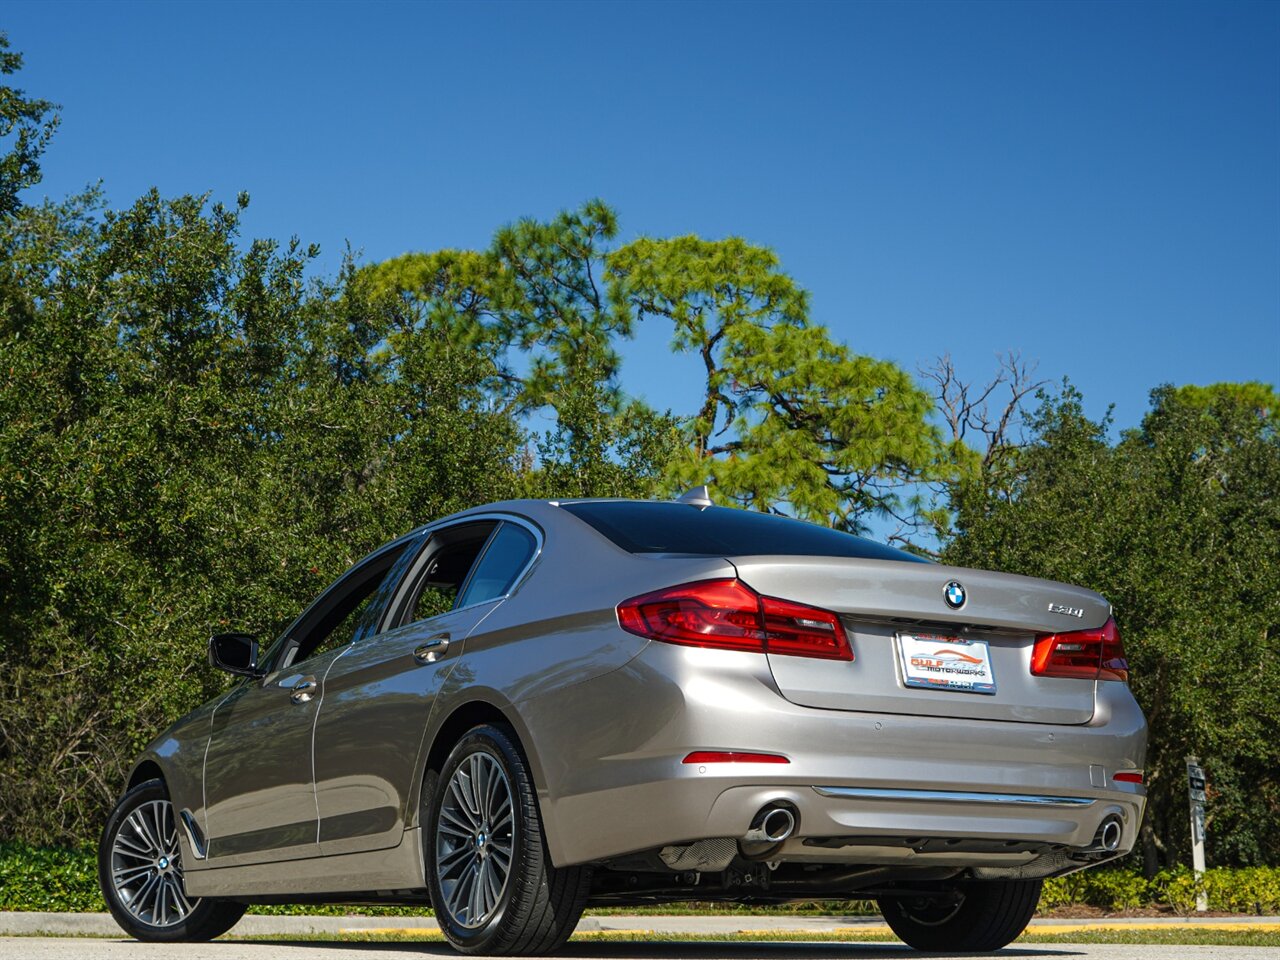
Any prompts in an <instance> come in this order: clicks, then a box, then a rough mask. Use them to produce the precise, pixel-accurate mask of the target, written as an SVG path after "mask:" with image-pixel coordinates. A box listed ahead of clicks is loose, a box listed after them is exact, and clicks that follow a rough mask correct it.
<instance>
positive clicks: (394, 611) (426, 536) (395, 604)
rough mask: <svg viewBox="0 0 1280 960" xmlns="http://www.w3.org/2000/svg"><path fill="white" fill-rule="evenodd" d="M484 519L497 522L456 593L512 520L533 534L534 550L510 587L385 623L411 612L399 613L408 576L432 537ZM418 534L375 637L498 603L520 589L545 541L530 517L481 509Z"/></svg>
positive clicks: (410, 586)
mask: <svg viewBox="0 0 1280 960" xmlns="http://www.w3.org/2000/svg"><path fill="white" fill-rule="evenodd" d="M485 520H489V521H497V522H496V523H494V525H493V529H492V530H490V531H489V535H488V536H487V537H486V538H485V542H484V545H483V546H482V547H481V548H480V552H479V553H477V554H476V558H475V560H474V561H472V563H471V569H470V570H468V571H467V576H466V579H464V580H463V581H462V583H460V584H459V585H458V596H459V597H461V596H463V595H464V594H465V592H466V589H467V585H468V584H470V583H471V577H472V576H473V575H474V574H475V570H476V567H477V566H479V565H480V561H481V560H483V559H484V555H485V553H486V552H488V550H489V545H490V544H491V543H493V538H494V535H495V534H497V532H498V529H499V528H500V527H501V526H502V524H504V523H514V524H515V525H516V526H519V527H522V528H524V529H525V530H526V531H528V533H530V534H531V535H532V536H533V542H534V546H533V552H532V553H531V554H530V555H529V559H528V560H527V561H525V565H524V566H523V567H521V568H520V572H519V573H518V574H516V576H515V579H513V580H512V581H511V586H510V587H508V588H507V591H506V593H504V594H502V595H501V596H498V597H489V598H488V599H486V600H479V601H477V602H475V603H469V604H467V605H466V606H465V607H451V608H450V609H448V610H446V611H445V612H444V613H438V614H436V616H434V617H426V618H424V619H422V620H404V621H403V622H401V623H397V624H392V623H388V622H387V620H388V617H391V616H393V615H406V616H407V615H408V614H409V613H410V612H411V611H408V610H405V611H403V614H401V608H402V607H403V606H404V603H405V601H406V600H407V599H408V593H409V591H411V590H412V589H413V586H414V584H413V583H411V582H410V581H411V579H412V578H411V576H410V575H411V574H412V573H413V568H414V567H415V566H416V565H417V561H418V558H419V557H420V556H421V555H422V552H423V551H424V550H426V549H427V548H428V546H429V545H430V543H431V540H432V538H433V537H434V536H435V535H436V534H438V533H439V532H440V531H442V530H448V529H449V528H451V527H459V526H465V525H466V524H469V523H476V522H477V521H485ZM421 533H422V535H423V542H422V543H421V544H419V545H418V546H417V547H415V548H414V550H413V558H414V559H413V561H412V562H410V564H409V565H408V567H407V568H406V569H405V571H404V572H403V573H402V574H401V575H400V583H399V584H398V585H397V587H396V590H395V592H394V593H393V594H392V596H391V599H390V600H389V601H388V602H387V605H386V606H385V607H384V608H383V610H382V612H381V614H380V615H379V617H378V624H377V629H376V630H375V631H373V633H374V635H375V636H376V635H377V634H380V633H385V632H386V631H388V630H396V629H399V628H400V627H407V626H409V625H410V624H415V623H427V622H429V621H431V620H435V619H437V618H439V617H444V616H448V615H449V614H453V613H457V612H458V611H460V610H470V609H471V608H472V607H479V606H483V605H484V604H486V603H497V602H498V601H501V600H506V599H507V598H508V597H510V596H511V595H512V594H513V593H515V592H516V590H517V589H519V587H520V584H521V583H522V582H523V581H524V579H525V578H526V577H527V576H528V575H529V571H530V570H531V569H532V568H533V565H534V564H535V563H536V562H537V561H538V558H539V557H540V556H542V550H543V546H544V544H545V537H544V535H543V532H542V528H541V527H539V526H538V525H537V524H536V523H534V522H533V521H532V520H529V519H527V518H525V517H521V516H518V515H517V514H513V513H498V512H490V511H486V512H482V513H468V514H465V515H463V516H461V517H450V518H449V519H448V520H441V521H437V522H436V523H433V524H430V525H429V526H427V527H423V528H421Z"/></svg>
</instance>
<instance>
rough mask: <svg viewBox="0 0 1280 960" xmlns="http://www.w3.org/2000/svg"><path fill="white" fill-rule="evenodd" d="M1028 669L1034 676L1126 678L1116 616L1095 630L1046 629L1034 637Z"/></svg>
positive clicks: (1092, 678)
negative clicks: (1057, 631) (1029, 668)
mask: <svg viewBox="0 0 1280 960" xmlns="http://www.w3.org/2000/svg"><path fill="white" fill-rule="evenodd" d="M1031 672H1032V674H1034V675H1035V676H1037V677H1075V678H1077V679H1080V680H1128V679H1129V661H1128V660H1127V659H1125V655H1124V645H1123V644H1122V643H1121V642H1120V629H1119V628H1118V627H1117V626H1116V621H1115V618H1114V617H1112V618H1111V619H1109V620H1107V622H1106V623H1105V624H1103V625H1102V626H1101V627H1098V628H1097V629H1095V630H1072V631H1071V632H1070V633H1045V634H1041V635H1040V636H1038V637H1036V645H1035V648H1034V649H1033V650H1032V651H1031Z"/></svg>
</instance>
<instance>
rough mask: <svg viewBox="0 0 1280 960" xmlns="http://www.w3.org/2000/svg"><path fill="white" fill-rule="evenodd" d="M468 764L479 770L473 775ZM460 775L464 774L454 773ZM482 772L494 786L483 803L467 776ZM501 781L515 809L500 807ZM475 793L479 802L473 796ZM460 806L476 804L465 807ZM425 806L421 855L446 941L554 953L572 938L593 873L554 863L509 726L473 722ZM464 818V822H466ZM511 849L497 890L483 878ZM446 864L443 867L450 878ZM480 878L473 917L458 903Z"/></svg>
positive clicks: (505, 952) (480, 949)
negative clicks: (507, 811) (473, 819)
mask: <svg viewBox="0 0 1280 960" xmlns="http://www.w3.org/2000/svg"><path fill="white" fill-rule="evenodd" d="M495 765H496V766H495ZM464 766H465V769H462V772H461V773H460V772H459V771H460V768H464ZM496 770H500V771H501V776H498V775H496V773H495V771H496ZM471 771H478V772H479V774H480V775H479V776H477V777H474V778H473V777H472V776H471ZM455 774H458V776H459V779H458V780H456V781H455ZM484 778H487V779H485V783H486V784H496V786H495V787H494V788H493V789H492V790H491V791H486V794H487V798H486V799H485V800H484V801H483V802H474V801H477V800H478V798H477V796H476V795H475V794H470V795H468V789H469V788H468V787H467V784H470V783H471V782H472V780H473V779H484ZM453 783H456V784H457V785H458V791H457V792H454V791H452V790H451V784H453ZM504 787H505V789H506V790H507V791H508V796H509V798H510V801H509V808H510V816H507V815H505V814H503V813H501V810H502V809H504V808H502V806H501V797H500V796H499V792H500V791H501V790H502V789H503V788H504ZM468 800H470V801H473V802H472V803H466V801H468ZM463 805H466V806H467V807H468V808H470V811H474V812H469V810H461V807H462V806H463ZM446 808H447V809H448V812H447V813H446V812H445V811H446ZM486 810H491V811H492V812H493V823H489V822H488V820H489V817H490V814H489V813H486V812H485V811H486ZM423 812H424V816H423V822H422V828H423V829H422V846H423V860H424V862H425V863H426V868H427V884H428V887H429V889H430V891H431V902H432V904H433V905H434V906H435V912H436V921H437V922H438V923H439V924H440V929H441V930H442V931H443V932H444V935H445V939H447V940H448V941H449V943H450V944H452V945H453V947H454V948H455V949H457V950H459V951H461V952H462V953H481V954H489V955H492V956H529V955H537V954H545V953H550V952H551V951H553V950H555V949H556V948H557V947H559V946H561V945H562V944H563V943H564V942H565V941H566V940H568V939H569V935H570V934H572V933H573V930H574V928H575V927H576V926H577V924H578V919H579V917H581V916H582V908H583V906H584V905H585V904H586V900H587V894H588V893H589V891H590V888H591V871H590V869H589V868H587V867H565V868H557V867H555V866H554V865H553V864H552V863H551V857H550V855H549V854H548V853H547V846H546V843H545V842H544V840H543V832H542V820H541V818H540V816H539V814H538V798H537V793H536V791H535V789H534V784H533V777H532V776H531V775H530V773H529V765H528V763H526V761H525V759H524V754H523V753H522V752H521V750H520V746H519V744H518V743H517V741H516V737H515V733H514V732H513V731H512V730H511V729H510V728H509V727H507V726H505V725H499V724H485V725H484V726H479V727H474V728H472V729H471V730H469V731H468V732H467V733H466V734H465V735H464V736H463V737H462V739H461V740H459V741H458V743H457V744H456V745H455V746H454V748H453V750H452V751H451V752H450V753H449V757H448V759H447V760H445V763H444V766H443V768H442V769H441V770H440V771H439V772H438V773H436V772H434V771H432V772H429V773H428V775H427V778H426V781H425V782H424V783H423ZM459 812H461V813H462V814H463V815H464V818H465V817H467V816H474V817H476V818H478V820H479V821H480V823H479V824H478V825H476V826H472V825H471V820H469V819H468V820H465V823H464V822H463V821H459V820H458V819H457V817H458V814H459ZM442 820H444V823H445V827H444V830H443V831H442V829H441V821H442ZM460 823H464V825H463V826H462V827H460V826H459V824H460ZM508 824H509V827H508ZM467 831H469V833H468V832H467ZM507 850H509V851H510V858H509V861H508V864H509V866H508V869H507V873H506V875H505V878H503V879H502V881H501V884H502V885H501V889H500V890H499V891H498V892H497V893H494V892H493V886H492V884H486V879H489V878H492V877H496V876H497V875H498V874H499V873H500V871H501V864H502V861H503V858H504V857H506V853H505V852H504V851H507ZM486 860H487V861H488V865H487V866H486ZM441 863H443V864H444V865H445V870H444V876H443V877H442V875H441V871H440V869H439V865H440V864H441ZM486 870H488V873H486V872H485V871H486ZM468 883H470V887H468V886H467V884H468ZM445 884H448V885H449V886H448V889H446V887H445ZM482 886H483V889H484V890H485V892H484V893H483V894H481V895H480V900H479V901H471V902H478V903H479V906H478V907H477V908H476V909H475V915H474V916H470V915H468V912H469V910H470V905H469V904H463V903H461V901H463V900H470V898H471V896H473V895H474V894H472V893H471V891H473V890H475V889H476V888H477V887H482ZM490 903H491V904H492V906H491V907H488V906H487V905H488V904H490ZM455 905H456V909H455Z"/></svg>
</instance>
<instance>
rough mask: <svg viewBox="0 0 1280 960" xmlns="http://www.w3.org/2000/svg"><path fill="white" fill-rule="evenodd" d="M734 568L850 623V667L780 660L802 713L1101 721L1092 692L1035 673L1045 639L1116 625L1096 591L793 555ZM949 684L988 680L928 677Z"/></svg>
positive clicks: (1089, 686) (1084, 684) (769, 589)
mask: <svg viewBox="0 0 1280 960" xmlns="http://www.w3.org/2000/svg"><path fill="white" fill-rule="evenodd" d="M732 562H733V564H734V566H735V567H737V569H738V575H739V577H740V578H741V579H742V581H743V582H744V583H746V584H747V585H748V586H750V587H751V588H752V589H753V590H755V591H757V592H758V593H761V594H764V595H766V596H773V597H781V598H784V599H787V600H794V601H798V602H800V603H806V604H811V605H812V606H815V607H822V608H823V609H826V610H831V611H833V612H835V613H838V614H840V615H841V621H842V623H843V624H844V627H845V631H846V632H847V634H848V636H849V641H850V643H851V645H852V647H853V653H854V659H853V661H852V662H846V661H831V660H813V659H807V658H803V657H792V656H778V655H770V657H769V666H770V668H771V669H772V671H773V676H774V680H775V681H776V682H777V684H778V689H779V690H780V691H781V692H782V694H783V696H785V697H786V698H787V699H788V700H791V701H792V702H793V703H799V704H803V705H805V706H811V707H824V708H827V709H833V710H862V711H869V712H875V713H903V714H914V715H926V716H944V717H963V718H969V719H983V720H1014V721H1023V722H1030V723H1060V724H1080V723H1088V722H1089V720H1090V719H1092V717H1093V711H1094V687H1095V684H1094V683H1093V682H1089V681H1084V680H1078V679H1065V678H1053V677H1037V676H1033V675H1032V673H1031V652H1032V648H1033V645H1034V642H1035V637H1036V635H1037V634H1039V633H1053V632H1063V631H1069V630H1078V629H1081V628H1092V627H1099V626H1101V625H1102V624H1104V623H1105V622H1106V620H1107V618H1108V616H1110V607H1109V606H1108V604H1107V602H1106V601H1105V600H1104V599H1103V598H1102V597H1100V596H1098V595H1097V594H1096V593H1093V592H1092V591H1089V590H1084V589H1082V588H1080V587H1073V586H1069V585H1067V584H1063V583H1054V582H1051V581H1047V580H1037V579H1034V578H1031V577H1020V576H1016V575H1013V574H1006V573H994V572H991V571H985V570H969V569H963V568H959V567H947V566H942V565H941V564H916V563H898V562H893V561H883V560H861V559H849V558H842V557H794V556H783V557H744V558H737V559H734V560H733V561H732ZM957 588H958V589H957ZM948 595H950V598H951V602H948ZM957 600H959V601H960V604H959V606H958V607H956V606H953V604H954V603H955V601H957ZM913 658H915V660H917V661H920V660H923V661H925V662H924V664H923V665H922V666H923V668H924V669H921V665H919V664H917V665H913V663H912V660H913ZM930 666H932V667H933V668H934V669H933V670H932V671H931V670H930V669H929V668H930ZM948 675H950V676H958V677H965V676H977V677H979V678H980V680H981V681H982V682H981V683H976V684H974V687H975V688H974V689H971V690H967V689H963V688H961V687H958V686H957V687H954V688H945V687H941V686H939V685H936V684H929V683H928V681H927V680H926V679H925V678H927V677H930V676H935V677H946V676H948ZM922 683H924V684H926V685H913V684H922ZM988 687H989V688H990V689H988Z"/></svg>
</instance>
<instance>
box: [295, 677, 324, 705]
mask: <svg viewBox="0 0 1280 960" xmlns="http://www.w3.org/2000/svg"><path fill="white" fill-rule="evenodd" d="M318 686H319V684H318V683H316V678H315V677H303V678H302V679H301V680H299V681H298V682H297V683H295V684H294V685H293V693H291V694H289V699H290V700H292V701H293V702H294V703H306V702H307V701H308V700H310V699H311V698H312V697H313V696H315V693H316V687H318Z"/></svg>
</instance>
